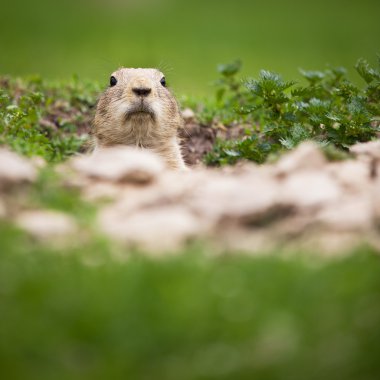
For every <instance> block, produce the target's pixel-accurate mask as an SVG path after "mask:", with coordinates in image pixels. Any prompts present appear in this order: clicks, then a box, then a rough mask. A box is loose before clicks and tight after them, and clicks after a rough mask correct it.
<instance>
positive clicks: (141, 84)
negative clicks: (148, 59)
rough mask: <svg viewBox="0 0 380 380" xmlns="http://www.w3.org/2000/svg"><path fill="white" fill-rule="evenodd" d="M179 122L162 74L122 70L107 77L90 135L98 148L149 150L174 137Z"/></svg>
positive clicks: (178, 114) (180, 122) (141, 70)
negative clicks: (132, 147) (106, 85)
mask: <svg viewBox="0 0 380 380" xmlns="http://www.w3.org/2000/svg"><path fill="white" fill-rule="evenodd" d="M182 123H183V121H182V117H181V114H180V111H179V108H178V104H177V102H176V100H175V98H174V97H173V95H172V94H171V92H170V91H169V90H168V88H167V87H166V81H165V76H164V74H163V73H162V72H160V71H159V70H157V69H126V68H122V69H119V70H117V71H115V72H113V73H112V74H111V76H110V85H109V87H108V88H107V89H106V90H105V91H104V92H103V94H102V95H101V96H100V98H99V101H98V104H97V109H96V114H95V119H94V135H95V137H96V139H97V143H98V144H99V145H100V146H111V145H117V144H125V145H138V146H146V147H152V146H155V145H156V144H162V143H164V142H165V140H167V139H170V138H172V137H174V136H176V134H177V129H178V128H179V127H181V126H182Z"/></svg>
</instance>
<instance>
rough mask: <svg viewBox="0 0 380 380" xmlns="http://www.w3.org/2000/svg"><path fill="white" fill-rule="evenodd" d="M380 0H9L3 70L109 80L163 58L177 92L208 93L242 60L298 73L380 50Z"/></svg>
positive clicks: (252, 69) (253, 66) (249, 66)
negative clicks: (220, 68) (221, 67)
mask: <svg viewBox="0 0 380 380" xmlns="http://www.w3.org/2000/svg"><path fill="white" fill-rule="evenodd" d="M379 14H380V2H379V1H378V0H362V1H360V2H359V1H353V0H319V1H305V0H303V1H301V0H292V1H291V0H285V1H275V0H235V1H230V0H203V1H202V0H192V1H187V0H129V1H123V0H108V1H107V0H75V1H74V0H66V1H54V0H52V1H47V0H35V1H26V0H2V2H1V13H0V36H1V37H0V38H1V44H0V56H1V59H0V73H1V74H12V75H29V74H32V73H38V74H41V75H42V76H43V77H48V78H53V79H59V78H67V77H70V76H71V75H72V74H74V73H76V74H78V75H79V76H80V77H83V78H84V77H85V78H87V79H95V80H97V81H99V82H100V83H107V81H108V76H109V73H110V72H112V71H113V70H114V69H115V68H117V67H119V66H142V67H146V66H149V67H151V66H158V67H160V68H162V69H164V70H165V71H166V73H167V77H168V80H169V82H170V83H171V85H172V86H173V87H174V88H175V90H176V91H177V92H178V93H181V94H187V95H203V94H209V93H211V92H212V91H213V90H212V88H211V86H210V83H211V82H212V80H213V79H215V78H216V73H215V67H216V65H217V64H218V63H223V62H228V61H231V60H234V59H236V58H240V59H242V61H243V63H244V70H243V74H244V75H250V76H257V73H258V71H259V70H260V69H262V68H265V69H269V70H274V71H278V72H280V73H282V74H284V75H285V77H287V78H290V79H293V78H295V77H296V75H297V69H298V68H299V67H302V68H305V69H322V68H324V67H325V66H326V64H331V65H339V66H340V65H343V66H346V67H348V68H349V69H351V68H352V66H353V65H354V63H355V61H356V59H357V58H359V57H361V56H363V57H366V58H368V59H369V60H372V61H373V60H375V54H376V53H378V52H380V30H379V25H378V19H379Z"/></svg>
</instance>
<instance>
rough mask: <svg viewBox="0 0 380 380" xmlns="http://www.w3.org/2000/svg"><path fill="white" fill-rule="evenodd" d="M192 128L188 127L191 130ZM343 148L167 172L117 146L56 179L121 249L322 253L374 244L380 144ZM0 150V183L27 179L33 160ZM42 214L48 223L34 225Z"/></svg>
mask: <svg viewBox="0 0 380 380" xmlns="http://www.w3.org/2000/svg"><path fill="white" fill-rule="evenodd" d="M197 131H198V130H197V128H195V127H194V135H193V137H194V136H196V135H197ZM198 132H199V131H198ZM194 138H195V137H194ZM352 151H353V152H355V154H356V155H357V157H356V159H355V160H348V161H342V162H334V163H329V162H327V161H326V159H325V157H324V155H323V154H322V153H321V152H320V151H319V149H318V148H317V146H315V145H314V144H313V143H309V142H307V143H304V144H302V145H300V146H299V147H298V148H297V149H296V150H294V151H292V152H290V153H289V154H287V155H285V156H283V157H282V158H281V159H280V160H279V161H278V162H277V163H276V164H274V165H262V166H258V165H255V164H253V163H245V164H243V165H240V166H236V167H226V168H223V169H209V168H204V167H201V166H199V167H196V168H194V169H192V170H189V171H183V172H173V171H169V170H167V169H165V167H164V164H163V162H161V161H160V159H159V157H157V156H156V155H154V154H152V153H150V152H146V151H141V150H135V149H132V148H120V147H119V148H112V149H106V150H101V151H98V152H97V153H96V154H93V155H89V156H78V157H75V158H72V159H71V160H70V161H68V162H67V163H66V164H64V165H63V166H61V167H60V172H61V175H62V180H63V182H64V183H65V184H66V185H70V186H75V187H77V188H79V189H80V191H81V194H82V197H83V198H85V199H87V200H90V201H91V202H95V203H96V204H97V205H98V207H99V208H98V210H99V211H98V214H97V217H96V220H95V224H96V226H97V228H98V229H99V231H100V232H101V233H103V234H106V235H107V236H109V237H110V238H111V239H115V240H117V241H119V242H122V243H123V244H125V245H126V246H129V247H139V248H142V249H144V250H146V251H148V252H151V253H162V252H174V251H177V250H179V249H180V248H181V247H183V246H184V245H185V244H187V243H188V242H189V241H194V240H203V241H207V242H208V244H211V246H212V247H213V249H212V251H213V252H222V251H224V250H231V251H237V250H238V251H245V252H248V253H257V252H260V253H262V252H267V251H272V252H273V251H275V250H276V249H281V250H284V249H286V248H287V247H289V248H291V249H294V248H297V249H298V248H299V249H307V250H308V251H314V252H317V253H319V254H331V253H344V252H349V251H350V250H351V249H352V248H354V247H355V246H357V245H360V244H363V243H366V244H371V245H372V246H375V247H380V229H379V225H380V224H379V221H380V195H379V194H380V191H379V190H380V177H379V176H378V174H377V173H379V170H378V169H379V165H380V162H379V160H378V157H379V151H380V146H379V143H378V142H377V143H368V144H360V145H357V146H355V147H353V148H352ZM0 154H3V155H5V156H6V157H8V158H7V159H8V161H9V160H10V161H12V160H13V161H14V165H13V164H12V162H8V165H10V166H11V165H13V166H12V167H13V168H14V170H13V172H14V173H13V174H12V178H11V179H9V176H8V174H7V173H8V172H9V171H8V169H7V168H6V167H0V182H1V183H2V185H4V184H7V183H12V188H13V189H14V186H15V185H17V184H19V186H20V187H21V186H23V184H25V182H32V181H34V180H35V179H36V176H35V171H36V170H37V169H36V168H35V167H36V165H35V164H32V163H31V162H28V161H27V160H25V159H21V158H20V157H18V156H17V155H15V154H11V155H9V153H7V152H3V151H1V152H0ZM26 169H28V170H26ZM18 171H19V175H18V174H17V172H18ZM1 189H2V191H3V192H5V193H6V192H8V193H9V191H10V190H9V189H8V187H7V186H2V187H1ZM13 191H14V190H12V192H13ZM8 203H9V202H4V204H2V205H1V206H2V207H1V214H2V217H5V218H7V217H8V218H11V219H13V220H14V221H15V223H17V224H18V225H19V226H20V227H21V228H24V229H25V230H26V231H28V232H29V233H31V234H34V235H36V236H37V237H38V238H45V237H46V238H49V237H51V236H52V237H54V236H56V235H57V233H58V232H59V231H58V230H59V229H60V227H59V226H61V225H63V226H64V227H65V228H64V229H63V230H64V231H68V233H69V234H70V236H71V235H73V234H75V233H79V232H78V231H79V230H78V228H77V226H76V225H75V222H74V221H73V220H72V218H68V216H67V215H66V216H65V215H64V214H63V215H58V214H56V213H55V214H52V213H49V212H48V210H41V211H38V210H37V211H34V213H33V212H28V210H22V209H20V208H19V209H18V211H17V212H14V211H13V212H10V211H9V210H8ZM25 215H26V216H25ZM33 215H37V216H38V218H37V219H38V223H36V225H37V227H38V228H34V227H35V226H34V224H35V223H33ZM44 215H45V216H46V223H47V224H50V225H52V226H53V227H54V226H55V227H54V228H50V227H49V228H46V229H45V228H44V226H43V224H44V223H43V221H44V218H45V217H44ZM41 231H42V232H41ZM64 231H63V232H64ZM59 235H62V234H59Z"/></svg>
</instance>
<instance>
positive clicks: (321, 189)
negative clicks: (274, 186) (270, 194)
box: [278, 171, 342, 209]
mask: <svg viewBox="0 0 380 380" xmlns="http://www.w3.org/2000/svg"><path fill="white" fill-rule="evenodd" d="M278 186H279V188H280V193H281V201H282V203H284V204H290V205H294V206H296V207H297V208H301V209H302V208H308V207H315V206H321V205H322V204H326V203H331V202H334V201H336V200H338V199H339V198H340V196H341V195H342V192H341V190H340V188H339V186H338V185H337V183H336V182H335V181H334V180H333V179H332V178H331V176H329V175H328V174H327V173H326V172H322V171H301V172H297V173H295V174H293V175H291V176H288V177H286V178H285V179H284V180H283V181H282V182H281V183H279V185H278Z"/></svg>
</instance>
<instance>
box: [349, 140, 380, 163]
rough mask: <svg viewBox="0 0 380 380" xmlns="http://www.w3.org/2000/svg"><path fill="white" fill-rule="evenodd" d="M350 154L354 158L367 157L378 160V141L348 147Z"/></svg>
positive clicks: (379, 145) (379, 141)
mask: <svg viewBox="0 0 380 380" xmlns="http://www.w3.org/2000/svg"><path fill="white" fill-rule="evenodd" d="M350 152H351V153H353V154H355V156H369V157H371V158H376V159H379V158H380V140H375V141H368V142H365V143H358V144H355V145H352V146H351V147H350Z"/></svg>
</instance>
